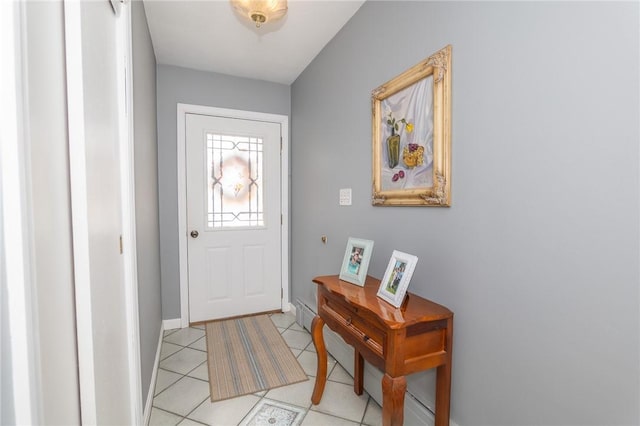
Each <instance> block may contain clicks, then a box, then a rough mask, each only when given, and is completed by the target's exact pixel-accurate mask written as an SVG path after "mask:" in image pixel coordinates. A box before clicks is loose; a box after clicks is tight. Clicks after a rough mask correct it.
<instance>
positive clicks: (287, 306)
mask: <svg viewBox="0 0 640 426" xmlns="http://www.w3.org/2000/svg"><path fill="white" fill-rule="evenodd" d="M282 312H291V313H293V315H295V314H296V307H295V306H294V305H293V304H292V303H285V304H284V305H283V306H282Z"/></svg>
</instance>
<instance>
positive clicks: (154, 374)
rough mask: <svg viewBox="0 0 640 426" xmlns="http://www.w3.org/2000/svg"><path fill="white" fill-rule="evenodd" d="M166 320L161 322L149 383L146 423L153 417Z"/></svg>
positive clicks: (145, 409) (145, 408)
mask: <svg viewBox="0 0 640 426" xmlns="http://www.w3.org/2000/svg"><path fill="white" fill-rule="evenodd" d="M164 330H165V328H164V321H163V323H161V324H160V337H159V339H158V349H157V350H156V360H155V362H154V363H153V370H152V372H151V382H150V383H149V392H147V402H146V403H145V405H144V425H145V426H146V425H148V424H149V420H150V419H151V406H152V405H153V395H154V394H155V393H156V377H157V376H158V366H159V365H160V352H161V350H162V338H163V337H164Z"/></svg>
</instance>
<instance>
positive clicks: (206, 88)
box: [157, 65, 291, 319]
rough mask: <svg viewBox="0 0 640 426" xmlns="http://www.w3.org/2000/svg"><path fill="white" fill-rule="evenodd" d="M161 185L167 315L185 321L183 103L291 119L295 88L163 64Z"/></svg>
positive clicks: (160, 85)
mask: <svg viewBox="0 0 640 426" xmlns="http://www.w3.org/2000/svg"><path fill="white" fill-rule="evenodd" d="M157 79H158V82H157V89H158V184H159V187H160V194H159V203H160V259H161V270H162V317H163V318H164V319H174V318H180V284H179V272H180V271H179V263H178V189H177V163H176V150H177V145H176V139H177V136H176V132H177V127H176V126H177V125H176V117H177V104H178V103H186V104H195V105H206V106H212V107H219V108H229V109H239V110H247V111H255V112H264V113H271V114H282V115H287V116H289V114H290V110H291V92H290V87H289V86H285V85H283V84H276V83H268V82H265V81H258V80H251V79H246V78H240V77H232V76H228V75H222V74H215V73H208V72H202V71H195V70H190V69H186V68H180V67H174V66H169V65H159V66H158V72H157Z"/></svg>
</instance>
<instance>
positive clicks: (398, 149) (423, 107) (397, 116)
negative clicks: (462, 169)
mask: <svg viewBox="0 0 640 426" xmlns="http://www.w3.org/2000/svg"><path fill="white" fill-rule="evenodd" d="M371 100H372V110H373V119H372V134H373V196H372V203H373V205H374V206H376V205H377V206H449V205H451V188H450V186H451V46H447V47H445V48H444V49H442V50H440V51H438V52H436V53H435V54H433V55H432V56H430V57H428V58H427V59H425V60H424V61H422V62H420V63H419V64H417V65H415V66H414V67H412V68H410V69H408V70H407V71H405V72H404V73H402V74H400V75H399V76H397V77H396V78H394V79H393V80H391V81H388V82H387V83H385V84H383V85H382V86H380V87H378V88H377V89H375V90H374V91H373V92H372V96H371Z"/></svg>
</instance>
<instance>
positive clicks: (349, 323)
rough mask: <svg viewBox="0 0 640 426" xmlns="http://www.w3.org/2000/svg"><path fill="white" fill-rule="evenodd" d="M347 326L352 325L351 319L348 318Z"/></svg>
mask: <svg viewBox="0 0 640 426" xmlns="http://www.w3.org/2000/svg"><path fill="white" fill-rule="evenodd" d="M347 325H351V317H349V318H347Z"/></svg>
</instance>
